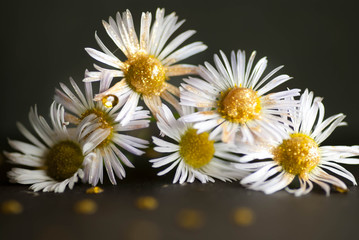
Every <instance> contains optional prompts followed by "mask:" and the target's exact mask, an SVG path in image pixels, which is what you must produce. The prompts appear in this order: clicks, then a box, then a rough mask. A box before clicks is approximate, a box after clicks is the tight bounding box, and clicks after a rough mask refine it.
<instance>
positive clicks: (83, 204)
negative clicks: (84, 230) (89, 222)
mask: <svg viewBox="0 0 359 240" xmlns="http://www.w3.org/2000/svg"><path fill="white" fill-rule="evenodd" d="M74 210H75V212H76V213H78V214H87V215H90V214H94V213H95V212H96V211H97V204H96V202H95V201H93V200H91V199H83V200H80V201H78V202H76V204H75V206H74Z"/></svg>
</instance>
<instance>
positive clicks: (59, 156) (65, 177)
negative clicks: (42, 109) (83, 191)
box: [4, 103, 105, 193]
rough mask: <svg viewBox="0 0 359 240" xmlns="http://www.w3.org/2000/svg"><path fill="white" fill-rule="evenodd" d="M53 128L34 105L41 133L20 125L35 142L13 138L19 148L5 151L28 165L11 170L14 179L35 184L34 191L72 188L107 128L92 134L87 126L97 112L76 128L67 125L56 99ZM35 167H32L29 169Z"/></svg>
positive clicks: (33, 122) (34, 118)
mask: <svg viewBox="0 0 359 240" xmlns="http://www.w3.org/2000/svg"><path fill="white" fill-rule="evenodd" d="M50 116H51V123H52V128H51V127H50V126H49V124H48V123H47V122H46V121H45V119H44V118H43V117H41V116H39V115H38V114H37V108H36V107H35V108H31V110H30V113H29V120H30V123H31V126H32V128H33V129H34V130H35V132H36V133H37V135H38V137H36V135H33V134H32V133H31V132H30V131H28V130H27V129H26V128H25V127H24V126H23V125H22V124H20V123H18V124H17V126H18V128H19V130H20V132H21V133H22V135H24V136H25V138H27V139H28V140H29V141H30V142H31V143H26V142H21V141H16V140H9V145H10V146H11V147H12V148H13V149H15V150H16V151H18V152H11V153H9V152H4V154H5V155H6V157H7V158H8V159H9V160H10V162H12V163H14V164H19V165H23V166H26V167H27V168H26V169H24V168H13V169H11V171H10V172H9V173H8V176H9V178H10V181H12V182H16V183H20V184H32V185H31V186H30V189H32V190H33V191H35V192H36V191H39V190H42V191H44V192H50V191H54V192H59V193H61V192H63V191H64V190H65V188H66V186H69V188H70V189H72V188H73V186H74V184H75V183H76V182H77V181H78V179H79V178H83V177H84V172H83V170H82V168H83V167H84V166H86V164H87V163H88V162H90V161H91V159H92V158H93V157H94V154H93V153H91V151H92V150H93V149H94V148H95V147H96V146H97V145H98V144H99V143H100V141H101V139H102V138H103V137H104V134H105V133H104V131H102V130H101V129H98V130H96V131H94V132H93V133H92V134H89V133H88V131H87V130H86V129H87V128H86V126H87V125H88V124H89V123H90V122H91V121H92V120H93V118H94V117H93V116H88V117H86V118H85V119H84V120H83V121H82V123H81V124H80V125H79V126H78V127H77V128H76V129H72V130H74V131H69V130H70V129H67V127H66V123H65V120H64V109H63V107H62V106H60V105H58V106H57V105H56V104H55V103H53V104H52V105H51V109H50ZM28 168H32V169H28Z"/></svg>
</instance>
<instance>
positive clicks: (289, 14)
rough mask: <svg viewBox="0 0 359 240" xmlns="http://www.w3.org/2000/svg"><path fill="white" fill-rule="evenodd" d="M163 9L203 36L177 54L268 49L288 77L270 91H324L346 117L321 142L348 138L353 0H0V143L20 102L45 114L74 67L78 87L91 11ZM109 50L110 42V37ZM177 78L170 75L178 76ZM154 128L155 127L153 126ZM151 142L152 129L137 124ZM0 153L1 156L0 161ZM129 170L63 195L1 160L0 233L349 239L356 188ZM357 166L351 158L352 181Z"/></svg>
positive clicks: (353, 76)
mask: <svg viewBox="0 0 359 240" xmlns="http://www.w3.org/2000/svg"><path fill="white" fill-rule="evenodd" d="M157 7H165V8H166V12H167V14H169V13H170V12H172V11H176V13H177V14H178V15H179V19H187V21H186V23H185V24H184V25H183V26H182V27H181V28H180V30H179V32H181V31H184V30H187V29H195V30H197V33H196V34H195V35H194V36H193V37H192V38H191V39H190V41H189V42H191V41H203V42H205V43H206V44H207V45H208V46H209V48H208V50H207V51H206V52H204V53H201V54H198V55H197V56H195V57H192V58H190V59H189V60H188V61H187V62H188V63H191V64H199V63H203V62H204V61H209V62H211V63H212V62H213V54H214V53H218V50H219V49H222V50H223V51H224V52H225V53H226V54H227V55H228V54H229V53H230V51H231V50H237V49H244V50H246V51H247V53H248V54H249V53H250V52H251V51H252V50H257V52H258V58H257V60H258V59H259V58H260V57H263V56H268V59H269V65H268V68H269V69H268V71H267V72H269V71H270V70H271V69H273V68H274V67H277V66H279V65H282V64H284V65H285V68H284V69H283V70H281V73H286V74H288V75H290V76H293V77H294V79H293V80H291V81H290V82H288V83H287V84H284V85H283V86H281V87H279V88H278V89H277V90H281V89H285V88H286V87H290V88H294V87H297V88H301V89H303V90H304V89H305V88H309V89H310V90H313V91H314V92H315V93H316V95H318V96H323V97H324V104H325V107H326V116H327V117H328V116H330V115H333V114H336V113H339V112H343V113H344V114H346V115H347V118H346V121H347V122H348V126H347V127H342V128H340V129H337V130H336V131H335V132H334V133H333V135H332V136H331V137H330V138H329V139H328V141H326V142H324V144H323V145H357V144H358V133H359V125H358V124H357V123H358V122H359V111H358V109H357V104H358V99H357V96H358V93H357V92H358V86H359V81H358V73H357V69H358V63H359V61H358V53H359V51H358V49H359V47H358V42H359V37H358V33H359V30H358V23H359V21H358V20H359V16H358V14H357V8H356V1H259V0H254V1H236V2H235V1H227V0H224V1H213V2H212V1H187V0H185V1H182V0H181V1H179V0H178V1H173V0H172V1H168V0H167V1H125V0H123V1H115V0H113V1H112V0H111V1H90V0H86V1H85V0H77V1H56V2H55V1H38V0H35V1H26V0H19V1H7V3H6V4H4V5H3V6H2V8H1V10H2V14H0V17H1V23H0V24H1V26H2V28H1V29H2V33H1V34H2V35H1V36H2V37H1V41H2V54H1V63H2V71H1V75H2V76H1V78H2V79H1V81H2V82H1V85H2V88H1V89H2V93H1V94H0V103H1V107H2V111H1V124H0V136H1V138H0V150H1V152H2V151H3V150H8V151H9V150H10V147H9V146H8V144H7V143H6V140H7V138H11V139H23V138H22V137H21V136H20V134H19V131H18V130H17V129H16V124H15V122H16V121H20V122H22V123H24V124H25V125H26V126H28V120H27V115H28V111H29V108H30V106H33V105H34V104H37V105H38V107H39V112H40V113H41V114H42V115H44V116H47V115H46V114H47V113H48V109H49V106H50V104H51V102H52V100H53V93H54V88H55V87H58V86H59V85H58V82H60V81H61V82H65V83H68V80H67V79H68V77H69V76H73V77H74V78H75V80H76V81H77V83H78V84H80V82H81V78H82V77H83V73H84V70H85V69H86V68H88V69H92V63H93V62H94V61H93V60H92V59H91V58H90V57H89V56H88V55H87V54H86V53H85V51H84V50H83V48H85V47H94V48H97V44H96V42H95V40H94V32H95V30H98V34H99V36H100V37H101V39H103V40H104V41H105V42H106V43H111V42H110V41H109V38H108V37H107V36H106V33H105V31H104V30H103V28H102V25H101V20H102V19H107V18H108V16H114V15H115V13H116V12H117V11H124V10H125V9H127V8H128V9H130V10H131V12H132V15H133V17H134V21H135V24H136V25H138V24H139V16H140V14H141V12H142V11H152V12H153V13H154V11H155V9H156V8H157ZM112 48H113V49H112V50H114V47H113V46H112ZM177 81H180V79H177ZM152 127H153V128H154V126H152ZM141 134H142V137H144V138H146V139H148V140H150V136H149V135H151V134H152V133H150V132H148V131H147V132H146V131H145V132H143V133H141ZM2 162H4V161H2ZM134 164H135V166H136V168H135V169H128V170H127V178H126V179H124V180H122V181H119V182H118V185H117V186H112V185H110V184H109V183H108V181H107V180H106V182H105V183H104V184H103V185H101V187H102V188H103V189H104V192H103V193H101V194H98V195H89V194H86V189H87V188H89V186H88V185H86V184H77V185H75V187H74V189H73V190H68V189H67V190H66V192H65V193H63V194H54V193H37V194H34V193H32V192H29V191H28V190H27V189H28V186H22V185H17V184H9V183H8V182H7V179H6V176H5V173H6V171H7V170H8V169H9V166H8V165H7V164H0V203H1V204H2V203H3V202H6V201H8V200H11V199H13V200H17V201H18V202H19V203H20V204H21V205H22V207H23V211H22V213H21V214H18V215H6V214H2V213H0V239H1V240H2V239H349V237H351V238H352V239H356V238H357V235H358V230H357V227H358V226H359V189H358V188H357V187H352V186H351V187H350V191H349V192H348V193H345V194H340V193H335V192H334V193H332V194H331V196H330V197H326V196H325V195H324V193H323V191H322V190H320V189H315V190H314V191H313V192H312V193H310V194H309V195H307V196H304V197H300V198H296V197H294V196H292V195H290V194H288V193H286V192H285V191H280V192H278V193H276V194H273V195H265V194H263V193H260V192H254V191H249V190H246V189H244V188H243V187H241V186H240V185H239V183H238V182H234V183H222V182H219V181H217V182H216V183H213V184H212V183H209V184H201V183H198V182H196V183H193V184H187V185H184V186H181V185H178V184H175V185H173V184H171V179H172V177H173V175H168V176H165V177H157V176H156V172H157V171H156V170H153V169H151V167H150V165H149V163H148V159H147V158H146V157H143V158H141V157H139V158H135V159H134ZM358 169H359V167H350V168H349V170H350V171H352V172H353V173H354V175H355V176H356V179H357V180H358V176H359V170H358ZM142 196H152V197H154V198H155V199H156V200H157V201H158V207H157V208H156V209H154V210H143V209H139V208H138V207H136V204H135V203H136V201H137V199H138V198H139V197H142ZM87 198H89V199H92V200H93V201H94V202H95V203H96V204H97V211H96V212H95V213H94V214H92V215H83V214H78V213H76V212H75V211H74V205H75V204H76V203H77V202H78V201H80V200H82V199H87ZM238 208H247V209H250V210H251V211H252V213H253V216H254V219H253V221H252V223H251V224H249V225H248V226H242V225H238V223H236V221H235V220H234V214H235V212H236V209H238ZM185 210H188V211H191V212H192V213H195V214H197V215H196V216H197V217H198V216H199V220H198V219H197V220H198V221H199V223H198V222H197V223H198V224H197V227H195V228H194V229H189V228H185V227H183V226H181V223H180V222H179V220H178V217H179V215H180V213H181V212H183V211H185Z"/></svg>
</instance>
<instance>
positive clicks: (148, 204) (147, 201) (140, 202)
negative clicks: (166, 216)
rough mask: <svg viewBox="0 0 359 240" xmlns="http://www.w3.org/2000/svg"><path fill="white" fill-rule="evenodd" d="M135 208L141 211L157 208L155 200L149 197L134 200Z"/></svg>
mask: <svg viewBox="0 0 359 240" xmlns="http://www.w3.org/2000/svg"><path fill="white" fill-rule="evenodd" d="M136 206H137V208H139V209H143V210H154V209H156V208H157V207H158V202H157V199H156V198H154V197H150V196H145V197H139V198H138V199H137V200H136Z"/></svg>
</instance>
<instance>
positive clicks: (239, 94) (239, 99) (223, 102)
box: [218, 87, 261, 124]
mask: <svg viewBox="0 0 359 240" xmlns="http://www.w3.org/2000/svg"><path fill="white" fill-rule="evenodd" d="M218 112H219V113H220V114H221V115H222V117H223V118H225V119H226V120H228V121H230V122H234V123H239V124H244V123H246V122H248V121H250V120H254V119H258V118H259V117H260V113H261V101H260V99H259V97H258V95H257V92H256V91H254V90H252V89H249V88H243V87H234V88H230V89H228V90H227V91H226V92H222V93H221V97H220V100H219V101H218Z"/></svg>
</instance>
